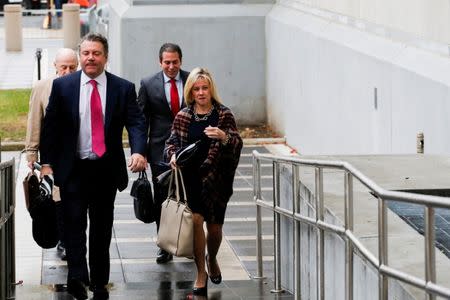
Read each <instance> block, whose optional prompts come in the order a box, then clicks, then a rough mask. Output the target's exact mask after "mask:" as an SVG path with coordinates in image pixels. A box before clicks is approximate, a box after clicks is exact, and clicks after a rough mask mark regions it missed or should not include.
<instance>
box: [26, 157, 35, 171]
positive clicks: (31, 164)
mask: <svg viewBox="0 0 450 300" xmlns="http://www.w3.org/2000/svg"><path fill="white" fill-rule="evenodd" d="M35 162H36V161H35V160H32V159H30V160H29V161H28V168H30V169H31V170H34V165H33V164H34V163H35Z"/></svg>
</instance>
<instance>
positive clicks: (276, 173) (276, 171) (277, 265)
mask: <svg viewBox="0 0 450 300" xmlns="http://www.w3.org/2000/svg"><path fill="white" fill-rule="evenodd" d="M278 206H280V164H279V163H278V162H276V161H274V162H273V207H274V208H275V207H278ZM273 223H274V226H273V228H274V255H275V259H274V276H275V278H274V279H275V288H274V289H273V290H271V292H273V293H280V292H282V291H283V290H282V288H281V253H280V252H281V230H280V214H278V213H277V212H276V211H275V210H274V211H273Z"/></svg>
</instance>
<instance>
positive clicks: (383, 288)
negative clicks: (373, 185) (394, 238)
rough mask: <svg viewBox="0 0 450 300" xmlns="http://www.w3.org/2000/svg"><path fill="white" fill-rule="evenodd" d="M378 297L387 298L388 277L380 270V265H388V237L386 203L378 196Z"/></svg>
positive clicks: (382, 299)
mask: <svg viewBox="0 0 450 300" xmlns="http://www.w3.org/2000/svg"><path fill="white" fill-rule="evenodd" d="M378 256H379V264H380V265H379V267H380V268H379V270H378V299H380V300H387V299H388V277H387V276H386V275H385V274H383V273H382V272H381V266H383V265H385V266H387V265H388V237H387V205H386V201H385V200H383V199H382V198H381V197H378Z"/></svg>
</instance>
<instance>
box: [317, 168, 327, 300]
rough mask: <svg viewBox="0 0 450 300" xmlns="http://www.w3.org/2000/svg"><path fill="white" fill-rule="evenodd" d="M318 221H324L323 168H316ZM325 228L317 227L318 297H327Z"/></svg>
mask: <svg viewBox="0 0 450 300" xmlns="http://www.w3.org/2000/svg"><path fill="white" fill-rule="evenodd" d="M315 189H316V221H323V219H324V217H323V216H324V213H323V169H322V168H321V167H316V169H315ZM324 260H325V259H324V230H323V229H321V228H317V257H316V263H317V265H316V266H317V274H316V275H317V299H319V300H323V299H325V282H324V275H325V266H324Z"/></svg>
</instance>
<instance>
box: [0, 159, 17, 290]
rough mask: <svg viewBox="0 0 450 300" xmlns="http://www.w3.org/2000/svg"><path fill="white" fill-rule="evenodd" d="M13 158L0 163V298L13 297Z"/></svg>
mask: <svg viewBox="0 0 450 300" xmlns="http://www.w3.org/2000/svg"><path fill="white" fill-rule="evenodd" d="M14 175H15V172H14V159H11V160H10V161H6V162H3V163H0V299H14V298H15V285H14V282H15V280H16V270H15V241H14V237H15V232H14V209H15V195H14V193H15V184H14Z"/></svg>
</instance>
